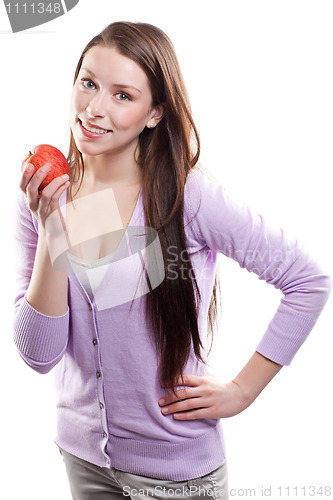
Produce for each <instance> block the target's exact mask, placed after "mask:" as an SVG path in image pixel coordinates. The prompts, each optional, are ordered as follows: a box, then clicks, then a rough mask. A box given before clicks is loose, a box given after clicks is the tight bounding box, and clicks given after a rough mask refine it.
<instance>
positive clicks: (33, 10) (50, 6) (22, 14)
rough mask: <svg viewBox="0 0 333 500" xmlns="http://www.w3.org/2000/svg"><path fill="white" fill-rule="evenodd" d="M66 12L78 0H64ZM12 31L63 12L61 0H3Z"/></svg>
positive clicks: (57, 15)
mask: <svg viewBox="0 0 333 500" xmlns="http://www.w3.org/2000/svg"><path fill="white" fill-rule="evenodd" d="M64 3H65V8H66V12H68V11H69V10H71V9H73V7H75V5H77V4H78V3H79V0H64ZM4 4H5V7H6V11H7V15H8V19H9V22H10V25H11V28H12V31H13V33H17V32H18V31H24V30H26V29H29V28H33V27H34V26H39V25H41V24H44V23H48V22H49V21H52V20H53V19H56V18H57V17H60V16H62V15H63V14H65V11H64V7H63V2H62V1H61V0H53V1H50V0H35V1H34V0H30V1H29V2H27V0H4Z"/></svg>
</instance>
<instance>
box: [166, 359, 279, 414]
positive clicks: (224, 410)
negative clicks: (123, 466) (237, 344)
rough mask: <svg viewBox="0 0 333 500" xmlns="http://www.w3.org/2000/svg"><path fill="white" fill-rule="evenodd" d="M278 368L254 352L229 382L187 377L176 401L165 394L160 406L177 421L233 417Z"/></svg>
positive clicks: (192, 376)
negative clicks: (184, 386)
mask: <svg viewBox="0 0 333 500" xmlns="http://www.w3.org/2000/svg"><path fill="white" fill-rule="evenodd" d="M281 368H282V365H279V364H277V363H274V361H271V360H269V359H267V358H265V357H264V356H262V355H261V354H259V353H258V352H255V353H254V354H253V356H252V357H251V359H250V360H249V361H248V363H247V364H246V365H245V366H244V368H243V369H242V370H241V372H240V373H239V374H238V375H237V377H235V378H234V379H233V380H232V381H231V382H229V383H222V382H220V381H219V380H218V379H217V378H215V376H213V375H212V374H209V375H207V376H206V377H199V376H197V375H191V374H186V375H184V381H183V382H182V380H181V379H179V380H178V383H179V385H186V386H187V387H186V388H184V389H180V390H179V391H177V398H176V397H175V396H174V395H173V394H168V395H166V396H165V397H163V399H160V400H159V405H160V406H161V407H162V410H161V411H162V413H163V414H164V415H169V414H173V416H174V418H176V419H177V420H193V419H200V418H216V419H219V418H228V417H232V416H234V415H237V414H238V413H241V412H242V411H243V410H245V409H246V408H247V407H248V406H250V405H251V404H252V403H253V401H254V400H255V399H256V398H257V396H259V394H260V393H261V391H262V390H263V389H264V388H265V387H266V385H267V384H268V383H269V382H270V381H271V380H272V378H273V377H275V375H276V374H277V373H278V372H279V371H280V369H281Z"/></svg>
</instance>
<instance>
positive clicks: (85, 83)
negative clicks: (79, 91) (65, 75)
mask: <svg viewBox="0 0 333 500" xmlns="http://www.w3.org/2000/svg"><path fill="white" fill-rule="evenodd" d="M81 83H82V85H83V86H84V87H85V88H86V89H94V88H95V87H96V86H95V84H94V82H93V81H92V80H90V79H89V78H81Z"/></svg>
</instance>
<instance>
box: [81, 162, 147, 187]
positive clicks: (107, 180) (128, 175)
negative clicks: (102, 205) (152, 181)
mask: <svg viewBox="0 0 333 500" xmlns="http://www.w3.org/2000/svg"><path fill="white" fill-rule="evenodd" d="M83 159H84V177H85V182H86V184H88V185H89V186H91V187H92V188H98V186H104V185H105V184H118V185H119V186H120V185H122V186H132V185H137V184H141V183H142V171H141V168H140V167H139V165H138V164H137V162H136V161H135V159H134V157H133V158H131V159H129V157H128V155H125V154H118V155H113V156H106V155H98V156H86V155H84V156H83Z"/></svg>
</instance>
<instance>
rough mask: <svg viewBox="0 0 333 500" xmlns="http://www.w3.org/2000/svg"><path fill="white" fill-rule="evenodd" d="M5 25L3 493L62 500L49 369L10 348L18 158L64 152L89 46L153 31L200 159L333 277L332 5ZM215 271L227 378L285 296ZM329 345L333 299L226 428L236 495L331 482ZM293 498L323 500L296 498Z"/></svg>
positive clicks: (118, 10)
mask: <svg viewBox="0 0 333 500" xmlns="http://www.w3.org/2000/svg"><path fill="white" fill-rule="evenodd" d="M0 20H1V21H0V57H1V60H0V61H1V64H0V68H1V91H0V95H1V120H0V139H1V176H2V182H1V186H2V187H1V191H2V195H1V214H2V231H3V233H2V234H3V237H2V239H1V262H2V280H1V282H2V286H1V317H2V328H1V330H2V331H1V335H2V339H3V342H2V346H3V350H2V363H1V375H0V376H1V381H2V390H1V392H2V397H1V400H2V401H1V424H2V425H1V433H2V435H1V446H2V449H1V455H2V457H3V459H5V462H2V470H1V476H2V484H1V488H2V491H6V490H7V492H8V493H7V494H6V499H15V500H16V499H19V498H25V499H26V498H29V499H30V498H31V499H32V498H33V499H34V500H46V499H47V500H53V499H54V500H55V499H57V500H58V499H60V498H61V499H63V500H67V499H70V493H69V489H68V486H67V477H66V473H65V469H64V466H63V463H62V460H61V457H60V455H59V452H58V450H57V448H56V446H55V445H54V444H53V438H54V435H55V408H54V403H55V396H54V389H53V373H52V372H51V373H50V374H48V375H45V376H41V375H39V374H37V373H35V372H33V371H32V370H31V369H30V368H28V367H27V366H26V365H25V364H24V362H23V361H22V360H21V359H20V357H19V355H18V353H17V351H16V348H15V346H14V343H13V341H12V311H13V298H14V295H15V286H14V269H15V258H14V255H13V242H12V239H11V238H12V217H11V216H12V214H13V210H14V208H15V198H16V193H17V190H18V183H19V178H20V165H21V162H22V160H23V158H24V157H25V155H26V154H27V152H28V151H29V149H31V148H33V147H34V146H36V145H37V144H41V143H50V144H53V145H55V146H57V147H58V148H59V149H61V150H62V151H63V152H64V153H67V148H68V131H69V126H68V107H69V98H70V92H71V86H72V80H73V75H74V69H75V67H76V64H77V61H78V59H79V56H80V53H81V51H82V50H83V48H84V46H85V45H86V43H87V42H88V41H89V40H90V39H91V38H92V37H93V36H94V35H95V34H97V33H98V32H99V31H101V30H102V29H103V28H104V27H105V26H106V25H107V24H109V23H110V22H112V21H119V20H130V21H144V22H150V23H153V24H156V25H157V26H159V27H160V28H162V29H163V30H164V31H165V32H166V33H167V34H168V35H169V37H170V38H171V40H172V41H173V43H174V45H175V48H176V51H177V54H178V57H179V60H180V63H181V67H182V70H183V73H184V78H185V81H186V83H187V87H188V91H189V94H190V98H191V103H192V108H193V112H194V117H195V120H196V123H197V126H198V129H199V132H200V134H201V139H202V161H203V163H204V165H205V166H206V167H207V168H209V169H210V171H211V172H212V173H213V174H214V175H215V177H216V178H217V179H218V180H219V181H220V182H223V183H224V184H225V185H226V186H227V187H228V188H229V189H230V190H231V191H233V193H234V194H235V195H236V196H238V197H239V198H240V199H241V200H244V201H246V202H248V203H249V204H250V205H251V206H252V208H253V209H254V210H256V211H259V212H260V213H262V214H263V215H264V216H265V217H266V219H267V220H268V221H270V223H271V224H275V225H276V224H277V225H280V226H283V227H284V228H285V229H286V230H287V231H288V232H289V233H290V234H291V235H293V236H295V237H296V238H298V239H299V240H300V241H302V242H304V243H305V244H306V245H308V247H309V248H310V250H311V251H312V252H313V255H314V256H315V258H316V259H318V260H320V261H321V262H322V263H323V264H324V265H325V266H326V268H327V270H328V272H329V273H330V274H332V264H331V256H332V247H333V238H332V221H331V219H332V214H333V210H332V208H333V206H332V205H333V203H332V175H331V170H332V155H333V148H332V133H333V120H332V117H333V98H332V89H333V69H332V47H333V30H332V25H333V4H332V2H331V1H324V0H312V1H306V0H299V1H296V0H287V1H285V0H279V1H270V0H263V1H257V0H253V1H251V0H246V1H244V0H242V1H241V0H238V1H217V0H214V1H213V0H210V1H195V0H181V1H180V0H168V2H164V3H162V2H158V1H157V0H154V1H150V0H149V1H147V0H141V1H137V0H136V1H130V0H126V2H124V1H121V2H117V1H114V0H94V1H92V0H90V1H89V0H80V2H79V4H78V5H77V6H76V7H75V8H74V9H73V10H72V11H70V12H69V13H68V14H66V15H65V16H62V17H60V18H59V19H56V20H54V21H52V22H49V23H47V24H45V25H43V26H39V27H37V28H34V29H31V30H27V31H25V32H22V33H17V34H12V33H11V32H10V26H9V22H8V19H7V18H6V12H5V8H4V6H3V4H2V3H1V5H0ZM220 267H221V286H222V321H221V327H220V330H219V334H218V337H217V341H216V343H215V347H214V352H213V358H212V359H213V363H214V366H215V367H216V372H217V374H218V376H219V377H220V378H221V380H230V378H232V377H234V376H235V375H236V374H237V373H238V372H239V371H240V369H241V368H242V366H243V365H244V364H245V362H246V361H247V359H248V358H249V357H250V356H251V354H252V352H253V350H254V349H255V346H256V345H257V343H258V342H259V340H260V338H261V336H262V335H263V334H264V331H265V329H266V327H267V325H268V322H269V321H270V319H271V317H272V315H273V314H274V311H275V309H276V308H277V306H278V303H279V300H280V298H281V295H280V293H279V292H277V291H276V290H275V289H274V288H273V287H270V286H268V285H266V284H265V283H262V282H260V281H259V280H258V279H257V277H256V276H254V275H251V274H249V273H247V272H246V271H244V270H241V269H239V267H238V266H237V265H236V264H235V263H234V262H233V261H230V260H229V259H227V258H225V257H221V260H220ZM271 288H273V289H271ZM332 347H333V342H332V299H330V301H329V303H328V305H327V307H326V309H325V310H324V312H323V313H322V315H321V317H320V319H319V321H318V323H317V325H316V326H315V328H314V329H313V331H312V333H311V335H310V337H309V339H308V340H307V342H306V343H305V344H304V346H303V347H302V348H301V350H300V351H299V353H298V354H297V356H296V358H295V359H294V361H293V363H292V365H291V366H290V367H288V368H287V367H286V368H284V369H283V370H282V371H281V372H280V373H279V374H278V376H277V377H276V378H275V379H274V380H273V381H272V382H271V384H270V385H269V386H268V387H267V388H266V389H265V391H264V392H263V393H262V394H261V395H260V397H259V398H258V399H257V401H256V402H255V403H254V404H253V405H252V406H251V407H250V408H249V409H247V410H246V411H245V412H243V413H242V414H240V415H238V416H236V417H234V418H232V419H227V420H225V422H224V427H225V434H226V440H227V453H228V461H229V478H230V488H232V489H233V490H232V493H233V496H234V497H236V490H240V491H238V496H237V497H241V496H243V497H249V496H252V498H254V493H255V497H256V498H260V497H263V495H262V486H264V488H266V489H267V488H269V487H270V486H271V487H272V491H271V496H272V497H273V498H279V497H280V498H287V497H288V496H287V490H285V488H286V487H288V486H289V487H290V488H293V487H294V486H297V487H298V488H301V487H302V486H310V485H314V486H316V487H320V486H327V485H331V486H333V485H332V451H331V450H332V447H333V436H332V421H333V413H332V404H331V399H332V387H331V386H332V368H331V367H332V362H331V359H332ZM279 486H281V487H282V488H283V489H282V494H281V496H280V495H279V490H277V489H276V488H277V487H279ZM249 488H253V489H254V490H255V491H252V493H251V492H250V491H248V492H246V491H245V490H246V489H249ZM242 490H244V491H242ZM266 493H267V494H268V493H269V491H268V490H267V491H266ZM292 495H294V492H292V491H290V495H289V496H292ZM266 496H267V495H266ZM331 496H333V491H331ZM298 497H301V498H313V497H310V496H307V495H305V496H304V494H303V492H302V491H301V490H299V494H298ZM319 497H320V496H319V495H318V498H319ZM324 497H325V491H324ZM326 497H327V495H326Z"/></svg>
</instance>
